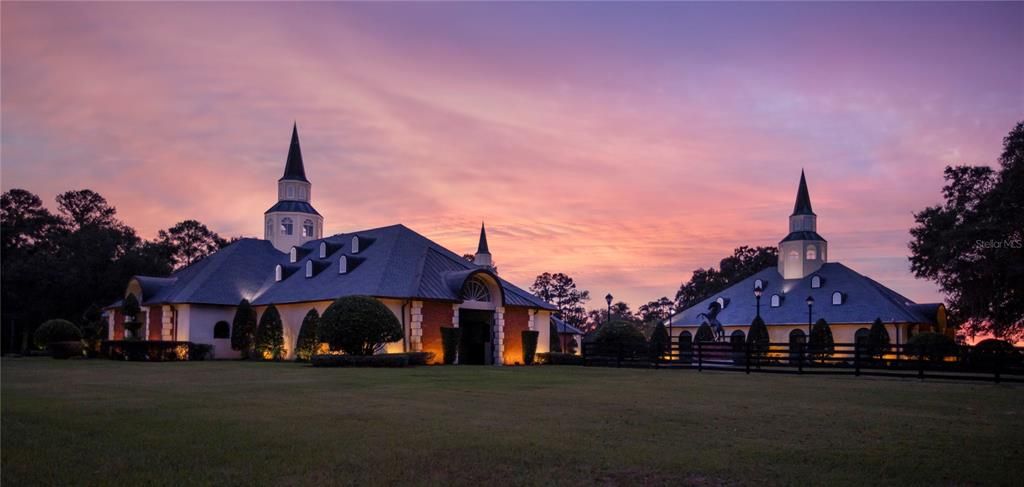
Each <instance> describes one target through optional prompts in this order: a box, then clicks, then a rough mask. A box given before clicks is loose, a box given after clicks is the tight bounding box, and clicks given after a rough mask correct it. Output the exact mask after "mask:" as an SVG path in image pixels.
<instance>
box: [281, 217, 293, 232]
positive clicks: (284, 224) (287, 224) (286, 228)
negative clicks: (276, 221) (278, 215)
mask: <svg viewBox="0 0 1024 487" xmlns="http://www.w3.org/2000/svg"><path fill="white" fill-rule="evenodd" d="M294 226H295V224H294V223H293V222H292V219H291V218H288V217H284V218H282V219H281V235H291V234H292V229H293V228H294Z"/></svg>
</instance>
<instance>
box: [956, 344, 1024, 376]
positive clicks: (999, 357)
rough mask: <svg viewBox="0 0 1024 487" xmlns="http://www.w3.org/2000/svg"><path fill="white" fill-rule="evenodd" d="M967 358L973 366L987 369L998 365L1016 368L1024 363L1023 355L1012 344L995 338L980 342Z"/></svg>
mask: <svg viewBox="0 0 1024 487" xmlns="http://www.w3.org/2000/svg"><path fill="white" fill-rule="evenodd" d="M967 358H968V359H969V360H970V364H971V365H972V366H974V367H981V368H985V369H991V368H994V367H995V366H996V365H997V364H998V365H999V366H1000V367H1015V366H1019V365H1021V363H1022V357H1021V353H1020V351H1018V350H1017V349H1016V348H1014V347H1013V344H1012V343H1010V342H1008V341H1006V340H998V339H995V338H989V339H987V340H982V341H980V342H978V343H977V344H976V345H975V346H974V347H973V348H972V349H971V351H970V352H969V353H968V355H967Z"/></svg>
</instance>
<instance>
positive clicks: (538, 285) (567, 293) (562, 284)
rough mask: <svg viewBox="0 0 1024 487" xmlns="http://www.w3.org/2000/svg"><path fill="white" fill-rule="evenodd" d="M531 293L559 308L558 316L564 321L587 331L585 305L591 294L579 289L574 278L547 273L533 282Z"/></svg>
mask: <svg viewBox="0 0 1024 487" xmlns="http://www.w3.org/2000/svg"><path fill="white" fill-rule="evenodd" d="M530 292H532V293H533V294H535V295H537V296H538V297H539V298H541V299H543V300H544V301H547V302H549V303H551V304H553V305H554V306H555V307H556V308H558V311H557V312H556V315H557V316H558V317H559V318H561V319H562V321H565V322H566V323H568V324H570V325H572V326H575V327H576V328H580V329H583V330H584V331H587V330H586V325H587V312H586V308H584V307H583V305H584V304H586V302H587V301H590V292H589V291H586V290H583V289H577V287H576V281H575V280H573V278H572V277H569V276H568V275H566V274H562V273H561V272H558V273H555V274H551V273H549V272H545V273H543V274H541V275H539V276H537V278H536V279H534V280H533V284H532V285H531V286H530Z"/></svg>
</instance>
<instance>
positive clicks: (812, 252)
mask: <svg viewBox="0 0 1024 487" xmlns="http://www.w3.org/2000/svg"><path fill="white" fill-rule="evenodd" d="M817 258H818V247H815V246H813V245H808V246H807V260H814V259H817Z"/></svg>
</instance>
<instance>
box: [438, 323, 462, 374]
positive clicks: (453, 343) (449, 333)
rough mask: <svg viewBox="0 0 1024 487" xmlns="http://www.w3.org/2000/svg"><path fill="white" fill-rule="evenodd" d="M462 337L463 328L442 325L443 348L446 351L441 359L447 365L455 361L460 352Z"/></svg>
mask: <svg viewBox="0 0 1024 487" xmlns="http://www.w3.org/2000/svg"><path fill="white" fill-rule="evenodd" d="M461 339H462V329H461V328H452V327H443V326H442V327H441V349H442V352H443V353H444V355H443V356H442V357H441V360H442V361H443V362H444V364H445V365H451V364H454V363H455V357H457V356H458V354H459V341H460V340H461Z"/></svg>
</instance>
